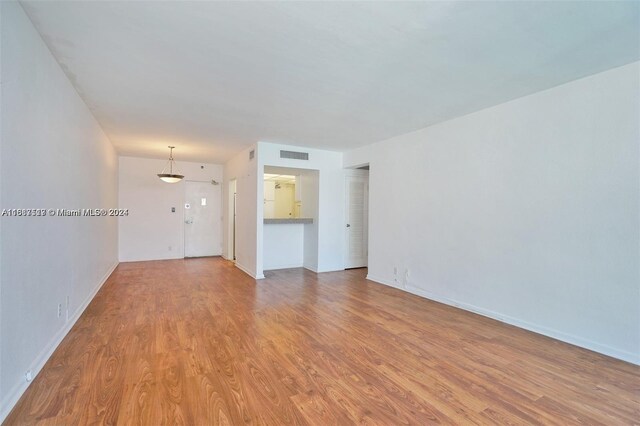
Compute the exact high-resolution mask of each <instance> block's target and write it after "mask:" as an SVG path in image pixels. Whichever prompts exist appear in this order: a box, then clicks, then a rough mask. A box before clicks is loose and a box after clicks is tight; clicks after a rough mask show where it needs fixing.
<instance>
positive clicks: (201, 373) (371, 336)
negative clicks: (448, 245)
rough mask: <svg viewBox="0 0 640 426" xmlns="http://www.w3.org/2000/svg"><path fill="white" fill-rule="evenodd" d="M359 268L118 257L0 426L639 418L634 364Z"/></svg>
mask: <svg viewBox="0 0 640 426" xmlns="http://www.w3.org/2000/svg"><path fill="white" fill-rule="evenodd" d="M365 274H366V271H365V270H349V271H344V272H336V273H326V274H319V275H318V274H314V273H312V272H309V271H306V270H302V269H291V270H282V271H274V272H268V273H267V279H265V280H262V281H258V282H256V281H254V280H252V279H250V278H249V277H248V276H247V275H245V274H244V273H242V272H241V271H239V270H238V269H236V268H235V267H234V266H233V264H232V263H230V262H227V261H224V260H222V259H220V258H204V259H189V260H169V261H156V262H135V263H123V264H120V265H119V266H118V268H117V269H116V270H115V271H114V273H113V274H112V276H111V277H110V278H109V280H108V281H107V283H106V284H105V285H104V287H103V288H102V290H101V291H100V292H99V293H98V295H97V296H96V298H95V299H94V300H93V302H92V303H91V305H90V306H89V307H88V308H87V310H86V311H85V313H84V314H83V315H82V317H81V318H80V319H79V320H78V322H77V324H76V325H75V326H74V327H73V329H72V330H71V331H70V332H69V334H68V335H67V336H66V338H65V339H64V341H63V342H62V344H61V345H60V346H59V348H58V349H57V350H56V351H55V353H54V354H53V356H52V357H51V359H50V360H49V361H48V362H47V364H46V365H45V367H44V369H43V370H42V372H41V373H40V374H39V375H38V377H37V378H36V379H35V380H34V382H33V383H32V385H31V386H30V387H29V389H28V390H27V392H26V393H25V394H24V395H23V397H22V399H21V400H20V401H19V402H18V404H17V405H16V407H15V408H14V410H13V411H12V412H11V414H10V415H9V417H8V418H7V419H6V421H5V423H4V424H5V425H32V424H38V425H54V424H57V425H85V424H108V425H115V424H118V425H168V424H171V425H174V424H178V425H212V424H216V425H239V424H268V425H288V424H301V425H303V424H310V425H334V424H340V425H342V424H355V423H358V424H366V425H403V424H420V425H424V424H436V423H444V424H562V425H565V424H581V423H588V424H606V425H611V424H637V423H638V422H639V421H640V367H638V366H634V365H632V364H628V363H625V362H622V361H618V360H615V359H612V358H608V357H606V356H603V355H599V354H596V353H594V352H590V351H588V350H584V349H580V348H577V347H574V346H571V345H568V344H565V343H562V342H559V341H556V340H553V339H550V338H546V337H543V336H540V335H537V334H535V333H531V332H528V331H524V330H521V329H518V328H516V327H512V326H509V325H505V324H501V323H499V322H497V321H493V320H490V319H487V318H484V317H481V316H478V315H475V314H471V313H469V312H465V311H462V310H458V309H455V308H452V307H449V306H445V305H442V304H439V303H435V302H431V301H428V300H425V299H422V298H420V297H417V296H413V295H410V294H407V293H404V292H402V291H399V290H396V289H393V288H389V287H385V286H383V285H379V284H376V283H372V282H370V281H367V280H366V279H365V278H364V277H365Z"/></svg>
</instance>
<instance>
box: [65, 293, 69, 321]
mask: <svg viewBox="0 0 640 426" xmlns="http://www.w3.org/2000/svg"><path fill="white" fill-rule="evenodd" d="M65 321H69V296H67V310H66V319H65Z"/></svg>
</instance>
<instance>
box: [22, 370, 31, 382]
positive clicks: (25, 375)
mask: <svg viewBox="0 0 640 426" xmlns="http://www.w3.org/2000/svg"><path fill="white" fill-rule="evenodd" d="M24 379H25V380H26V381H27V382H30V381H31V380H33V374H32V373H31V370H27V372H26V373H24Z"/></svg>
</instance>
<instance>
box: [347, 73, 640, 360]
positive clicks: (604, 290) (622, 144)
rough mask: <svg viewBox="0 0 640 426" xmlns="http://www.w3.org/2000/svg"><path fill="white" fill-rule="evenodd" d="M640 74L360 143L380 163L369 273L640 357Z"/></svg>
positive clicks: (353, 157)
mask: <svg viewBox="0 0 640 426" xmlns="http://www.w3.org/2000/svg"><path fill="white" fill-rule="evenodd" d="M639 73H640V69H639V63H637V62H636V63H633V64H630V65H627V66H623V67H620V68H616V69H612V70H609V71H606V72H603V73H600V74H596V75H593V76H590V77H587V78H584V79H581V80H577V81H574V82H571V83H568V84H565V85H562V86H558V87H556V88H553V89H550V90H546V91H543V92H540V93H536V94H534V95H530V96H527V97H524V98H520V99H517V100H514V101H511V102H508V103H505V104H502V105H498V106H496V107H492V108H489V109H485V110H483V111H480V112H477V113H474V114H470V115H467V116H464V117H460V118H457V119H454V120H450V121H447V122H444V123H441V124H438V125H434V126H431V127H428V128H425V129H422V130H420V131H417V132H414V133H409V134H406V135H402V136H398V137H395V138H392V139H389V140H387V141H384V142H381V143H377V144H374V145H371V146H368V147H365V148H362V149H359V150H355V151H353V152H350V153H347V154H346V155H345V166H353V165H358V164H362V163H367V162H368V163H370V165H371V171H370V224H369V226H370V231H369V235H370V243H369V276H370V278H371V279H373V280H375V281H379V282H382V283H386V284H389V285H396V286H400V287H403V286H404V288H406V289H407V290H408V291H410V292H413V293H416V294H420V295H423V296H425V297H428V298H431V299H435V300H439V301H443V302H445V303H449V304H453V305H457V306H461V307H463V308H465V309H469V310H473V311H477V312H480V313H482V314H484V315H488V316H491V317H495V318H498V319H501V320H503V321H506V322H509V323H513V324H515V325H518V326H521V327H524V328H528V329H532V330H534V331H538V332H541V333H543V334H547V335H550V336H552V337H556V338H559V339H561V340H565V341H568V342H571V343H574V344H577V345H580V346H583V347H587V348H591V349H593V350H596V351H599V352H602V353H606V354H609V355H612V356H615V357H618V358H621V359H625V360H628V361H632V362H635V363H639V362H640V355H639V354H640V276H639V259H640V253H639V194H640V187H639V172H638V168H639V152H638V146H639V141H640V134H639V128H638V117H640V105H639V93H640V91H639V89H640V87H639V75H640V74H639ZM394 266H397V267H398V268H399V276H398V277H394V273H393V270H394ZM406 270H408V271H409V277H408V281H406V282H405V280H404V274H405V271H406ZM396 280H397V281H396Z"/></svg>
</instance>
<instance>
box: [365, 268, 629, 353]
mask: <svg viewBox="0 0 640 426" xmlns="http://www.w3.org/2000/svg"><path fill="white" fill-rule="evenodd" d="M367 279H368V280H370V281H375V282H377V283H380V284H384V285H386V286H389V287H393V288H397V289H399V290H402V291H406V292H407V293H411V294H415V295H416V296H420V297H424V298H425V299H429V300H433V301H436V302H439V303H443V304H445V305H449V306H453V307H456V308H460V309H463V310H465V311H469V312H473V313H476V314H478V315H482V316H484V317H487V318H491V319H495V320H498V321H500V322H503V323H506V324H510V325H513V326H516V327H519V328H522V329H525V330H528V331H533V332H534V333H538V334H542V335H544V336H547V337H551V338H553V339H556V340H560V341H562V342H565V343H570V344H572V345H575V346H579V347H581V348H585V349H589V350H591V351H594V352H598V353H601V354H603V355H607V356H610V357H613V358H617V359H620V360H622V361H626V362H630V363H632V364H636V365H640V354H634V353H632V352H627V351H623V350H620V349H616V348H612V347H611V346H608V345H603V344H601V343H598V342H593V341H591V340H587V339H584V338H582V337H579V336H575V335H572V334H568V333H564V332H562V331H558V330H555V329H552V328H548V327H545V326H542V325H539V324H534V323H531V322H528V321H524V320H521V319H518V318H514V317H511V316H508V315H504V314H501V313H499V312H495V311H491V310H488V309H484V308H481V307H478V306H474V305H471V304H469V303H465V302H459V301H457V300H453V299H449V298H447V297H443V296H439V295H437V294H434V293H432V292H430V291H427V290H423V289H421V288H418V287H413V286H407V287H406V288H404V287H402V286H401V285H399V284H397V283H394V282H392V281H389V280H387V279H384V278H379V277H375V276H372V275H367Z"/></svg>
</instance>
